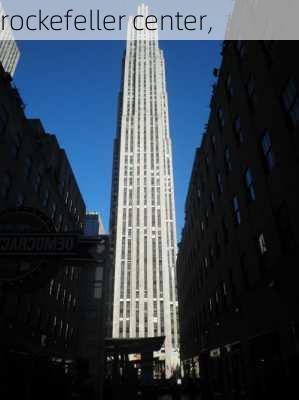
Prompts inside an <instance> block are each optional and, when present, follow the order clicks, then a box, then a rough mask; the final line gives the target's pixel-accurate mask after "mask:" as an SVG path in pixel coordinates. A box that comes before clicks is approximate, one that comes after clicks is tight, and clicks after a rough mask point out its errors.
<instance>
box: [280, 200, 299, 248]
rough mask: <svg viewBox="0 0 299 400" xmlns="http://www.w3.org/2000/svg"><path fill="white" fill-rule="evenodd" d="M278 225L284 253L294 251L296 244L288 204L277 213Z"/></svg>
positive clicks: (283, 205) (282, 206)
mask: <svg viewBox="0 0 299 400" xmlns="http://www.w3.org/2000/svg"><path fill="white" fill-rule="evenodd" d="M275 217H276V224H277V229H278V234H279V238H280V242H281V247H282V250H283V251H289V250H292V249H293V248H294V247H295V245H296V243H295V240H294V233H293V228H292V223H291V220H290V216H289V212H288V209H287V206H286V204H282V205H281V206H280V207H279V209H278V211H277V212H276V215H275Z"/></svg>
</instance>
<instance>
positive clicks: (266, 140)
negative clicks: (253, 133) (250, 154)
mask: <svg viewBox="0 0 299 400" xmlns="http://www.w3.org/2000/svg"><path fill="white" fill-rule="evenodd" d="M261 146H262V150H263V154H264V157H265V161H266V165H267V169H268V170H269V171H271V170H272V169H273V167H274V165H275V161H274V156H273V150H272V142H271V138H270V135H269V132H268V131H265V132H264V133H263V135H262V137H261Z"/></svg>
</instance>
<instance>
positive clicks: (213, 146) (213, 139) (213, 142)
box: [211, 134, 216, 153]
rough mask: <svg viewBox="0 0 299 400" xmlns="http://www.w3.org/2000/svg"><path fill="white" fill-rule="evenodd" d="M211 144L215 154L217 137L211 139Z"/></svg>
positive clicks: (213, 136)
mask: <svg viewBox="0 0 299 400" xmlns="http://www.w3.org/2000/svg"><path fill="white" fill-rule="evenodd" d="M211 144H212V149H213V152H214V153H215V152H216V136H215V135H214V134H213V135H212V137H211Z"/></svg>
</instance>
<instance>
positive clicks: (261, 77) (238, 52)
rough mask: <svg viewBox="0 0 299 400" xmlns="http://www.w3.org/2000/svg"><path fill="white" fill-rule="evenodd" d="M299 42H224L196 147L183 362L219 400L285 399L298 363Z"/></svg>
mask: <svg viewBox="0 0 299 400" xmlns="http://www.w3.org/2000/svg"><path fill="white" fill-rule="evenodd" d="M298 49H299V45H298V42H279V41H277V42H274V41H272V42H260V41H248V42H244V41H239V42H225V43H224V46H223V60H222V64H221V67H220V69H219V71H216V74H217V75H218V79H217V83H216V84H215V85H214V88H213V95H212V100H211V113H210V118H209V121H208V124H207V127H206V132H205V133H204V135H203V138H202V143H201V146H200V148H198V149H197V151H196V156H195V161H194V165H193V171H192V176H191V180H190V185H189V192H188V197H187V201H186V211H185V227H184V230H183V235H182V240H181V243H180V246H179V254H178V260H177V276H178V294H179V309H180V330H181V357H182V361H183V363H184V367H185V373H187V374H189V373H190V374H192V373H193V374H196V373H199V374H200V376H201V378H202V382H203V387H208V386H209V387H210V388H211V390H212V392H213V393H214V394H215V395H216V394H218V395H219V396H222V397H219V398H227V399H231V398H232V399H241V398H248V399H257V398H259V396H261V397H263V398H265V396H267V395H268V396H269V395H274V394H275V395H277V396H278V394H279V393H280V392H279V391H280V390H281V387H282V386H283V387H284V390H285V389H287V388H291V383H292V382H294V380H293V376H294V373H295V372H294V371H295V370H297V369H298V367H299V364H298V350H299V348H298V339H299V314H298V306H299V295H298V280H299V271H298V246H299V243H298V240H299V234H298V233H299V232H298V229H299V211H298V203H299V195H298V193H299V191H298V188H297V186H298V182H299V170H298V166H299V165H298V162H299V60H298V57H296V56H295V55H296V54H297V52H298ZM286 382H288V383H286ZM217 398H218V397H217ZM267 398H268V397H267ZM269 398H270V397H269Z"/></svg>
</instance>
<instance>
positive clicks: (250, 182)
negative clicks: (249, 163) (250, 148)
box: [244, 168, 255, 201]
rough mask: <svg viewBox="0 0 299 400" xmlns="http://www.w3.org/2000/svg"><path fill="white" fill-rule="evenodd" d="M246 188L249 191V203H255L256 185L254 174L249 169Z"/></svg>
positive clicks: (246, 173)
mask: <svg viewBox="0 0 299 400" xmlns="http://www.w3.org/2000/svg"><path fill="white" fill-rule="evenodd" d="M244 178H245V186H246V191H247V198H248V200H249V201H254V200H255V190H254V185H253V178H252V174H251V171H250V169H249V168H247V169H246V171H245V174H244Z"/></svg>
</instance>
